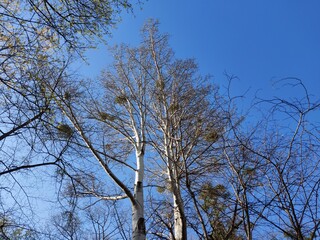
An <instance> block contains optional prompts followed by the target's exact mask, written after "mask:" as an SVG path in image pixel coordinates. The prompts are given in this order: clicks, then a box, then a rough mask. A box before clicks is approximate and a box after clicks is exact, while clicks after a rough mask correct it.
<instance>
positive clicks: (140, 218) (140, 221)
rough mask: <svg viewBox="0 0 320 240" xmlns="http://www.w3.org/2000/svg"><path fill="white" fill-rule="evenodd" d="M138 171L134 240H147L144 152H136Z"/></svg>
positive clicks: (133, 225)
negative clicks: (144, 197) (144, 198)
mask: <svg viewBox="0 0 320 240" xmlns="http://www.w3.org/2000/svg"><path fill="white" fill-rule="evenodd" d="M136 157H137V170H136V176H135V183H134V199H135V203H134V204H133V205H132V239H134V240H145V239H146V227H145V220H144V204H143V202H144V201H143V176H144V162H143V161H144V152H143V150H137V151H136Z"/></svg>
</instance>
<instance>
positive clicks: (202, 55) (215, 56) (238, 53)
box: [81, 0, 320, 96]
mask: <svg viewBox="0 0 320 240" xmlns="http://www.w3.org/2000/svg"><path fill="white" fill-rule="evenodd" d="M319 12H320V1H319V0H308V1H302V0H268V1H266V0H265V1H262V0H243V1H239V0H149V1H147V2H145V3H144V4H143V6H142V10H140V9H138V8H136V9H135V11H134V13H135V16H133V15H131V14H127V13H124V14H123V15H122V18H123V19H122V22H121V23H120V24H118V26H117V28H116V29H114V30H113V31H112V33H113V36H112V38H108V39H107V41H108V43H109V44H110V45H113V44H116V43H121V42H125V43H128V44H131V45H136V44H137V43H139V30H140V28H141V26H142V25H143V23H144V22H145V21H146V20H147V19H148V18H156V19H158V20H159V21H160V24H161V25H160V30H161V31H163V32H167V33H169V34H170V35H171V42H170V43H171V46H172V48H173V49H174V51H175V53H176V56H177V57H179V58H189V57H191V58H195V59H196V60H197V62H198V63H199V67H200V71H201V73H203V74H211V75H213V81H214V82H215V83H217V84H219V85H220V86H223V85H226V78H225V77H224V72H227V73H229V74H232V75H236V76H237V77H238V78H239V80H238V82H237V83H236V85H235V89H236V90H239V91H238V92H237V91H236V93H237V94H238V93H240V89H241V91H245V89H247V88H250V87H251V89H252V90H251V91H252V92H255V91H256V90H258V89H260V90H261V92H262V93H263V95H264V96H272V95H273V94H274V93H273V87H272V81H274V80H277V79H280V78H283V77H298V78H300V79H302V80H303V82H304V83H305V84H306V86H307V87H308V88H310V90H311V93H313V94H315V95H316V94H318V92H319V90H320V14H319ZM87 56H88V62H89V63H90V64H89V65H88V66H82V67H81V71H82V72H83V73H84V75H85V76H90V77H95V76H98V75H99V74H100V71H101V70H102V69H103V67H105V66H106V65H107V64H108V63H110V61H111V58H110V56H109V53H108V51H107V48H106V47H105V46H103V45H101V46H100V47H99V48H98V49H97V50H92V51H89V52H88V55H87ZM286 94H290V93H289V92H286ZM294 94H296V93H294Z"/></svg>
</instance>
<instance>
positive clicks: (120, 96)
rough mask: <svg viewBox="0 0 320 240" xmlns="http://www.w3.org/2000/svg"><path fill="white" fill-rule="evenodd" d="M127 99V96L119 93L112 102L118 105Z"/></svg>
mask: <svg viewBox="0 0 320 240" xmlns="http://www.w3.org/2000/svg"><path fill="white" fill-rule="evenodd" d="M127 101H128V98H127V96H125V95H119V96H117V97H116V98H115V100H114V102H115V103H117V104H120V105H124V104H125V103H126V102H127Z"/></svg>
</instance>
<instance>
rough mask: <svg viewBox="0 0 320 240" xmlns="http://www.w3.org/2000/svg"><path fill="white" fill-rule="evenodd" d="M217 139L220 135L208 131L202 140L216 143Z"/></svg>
mask: <svg viewBox="0 0 320 240" xmlns="http://www.w3.org/2000/svg"><path fill="white" fill-rule="evenodd" d="M219 137H220V135H219V133H218V132H217V131H216V130H209V131H207V133H206V135H205V136H204V140H206V141H207V142H216V141H218V139H219Z"/></svg>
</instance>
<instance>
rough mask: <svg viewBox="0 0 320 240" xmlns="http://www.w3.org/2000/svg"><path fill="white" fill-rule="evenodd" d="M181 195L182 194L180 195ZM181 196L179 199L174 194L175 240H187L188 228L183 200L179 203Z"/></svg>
mask: <svg viewBox="0 0 320 240" xmlns="http://www.w3.org/2000/svg"><path fill="white" fill-rule="evenodd" d="M178 195H180V194H178ZM178 199H179V196H178V197H177V196H176V195H175V194H173V201H174V202H173V208H174V239H175V240H186V239H187V226H186V218H185V214H184V211H183V209H184V207H183V206H179V205H181V203H182V202H181V200H180V201H179V200H178Z"/></svg>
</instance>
